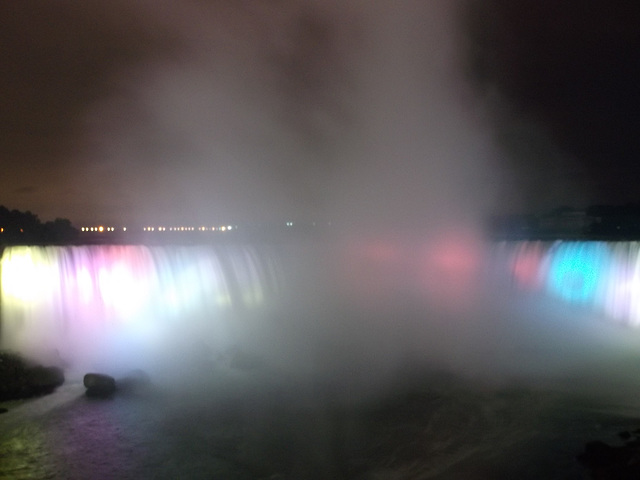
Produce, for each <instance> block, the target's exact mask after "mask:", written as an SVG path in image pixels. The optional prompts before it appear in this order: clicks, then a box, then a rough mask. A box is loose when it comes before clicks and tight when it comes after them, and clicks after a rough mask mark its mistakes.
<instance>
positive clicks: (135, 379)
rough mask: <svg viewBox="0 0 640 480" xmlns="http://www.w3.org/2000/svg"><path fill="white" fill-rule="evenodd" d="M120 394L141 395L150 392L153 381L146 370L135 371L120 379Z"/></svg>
mask: <svg viewBox="0 0 640 480" xmlns="http://www.w3.org/2000/svg"><path fill="white" fill-rule="evenodd" d="M117 384H118V393H124V394H133V395H139V394H142V393H145V392H147V391H148V390H149V387H150V386H151V379H150V378H149V375H148V374H147V372H145V371H144V370H133V371H131V372H129V373H128V374H127V376H125V377H123V378H119V379H118V382H117Z"/></svg>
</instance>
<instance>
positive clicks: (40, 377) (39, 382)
mask: <svg viewBox="0 0 640 480" xmlns="http://www.w3.org/2000/svg"><path fill="white" fill-rule="evenodd" d="M27 375H28V376H29V385H30V386H31V391H32V393H33V395H43V394H46V393H51V392H53V391H54V390H55V389H56V388H57V387H59V386H60V385H62V384H63V383H64V372H63V371H62V369H61V368H59V367H42V366H40V365H38V366H35V367H31V368H29V369H28V370H27Z"/></svg>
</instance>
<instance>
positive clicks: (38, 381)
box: [0, 352, 64, 400]
mask: <svg viewBox="0 0 640 480" xmlns="http://www.w3.org/2000/svg"><path fill="white" fill-rule="evenodd" d="M63 383H64V372H63V370H62V369H61V368H58V367H43V366H41V365H35V364H33V363H31V362H28V361H27V360H25V359H23V358H22V357H21V356H19V355H17V354H15V353H9V352H0V400H13V399H18V398H28V397H32V396H34V395H43V394H47V393H51V392H53V390H55V389H56V387H58V386H60V385H62V384H63Z"/></svg>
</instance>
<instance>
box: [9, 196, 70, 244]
mask: <svg viewBox="0 0 640 480" xmlns="http://www.w3.org/2000/svg"><path fill="white" fill-rule="evenodd" d="M77 238H78V230H77V229H76V228H74V227H73V225H71V221H70V220H67V219H66V218H56V219H55V220H54V221H52V222H45V223H42V222H41V221H40V219H39V218H38V216H37V215H35V214H33V213H31V212H30V211H28V210H27V211H26V212H21V211H19V210H9V209H8V208H6V207H5V206H3V205H0V245H30V244H52V243H54V244H55V243H71V242H74V241H75V240H76V239H77Z"/></svg>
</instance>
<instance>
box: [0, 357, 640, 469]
mask: <svg viewBox="0 0 640 480" xmlns="http://www.w3.org/2000/svg"><path fill="white" fill-rule="evenodd" d="M336 398H337V396H336V395H335V392H334V391H332V387H331V386H330V385H327V384H325V385H319V384H312V382H303V381H295V380H291V381H287V382H284V381H282V379H279V378H276V377H272V378H269V377H268V376H267V375H264V374H258V373H256V372H252V371H240V370H233V369H222V368H221V369H218V370H217V371H216V372H215V375H214V378H213V380H212V381H211V382H209V383H207V384H206V385H203V384H201V383H199V382H198V381H194V380H189V379H182V382H181V383H179V384H174V385H172V386H171V388H169V387H162V386H160V385H157V384H156V385H151V386H147V387H145V388H143V389H139V390H135V391H128V392H122V393H121V394H117V395H114V396H113V397H111V398H108V399H96V398H90V397H87V396H86V395H84V387H83V385H82V383H81V379H78V380H73V378H72V379H71V380H70V381H68V382H67V383H66V384H65V385H63V386H62V387H60V388H59V389H58V390H57V391H56V392H54V393H53V394H51V395H47V396H43V397H39V398H35V399H30V400H26V401H25V400H22V401H13V402H5V403H3V404H2V405H0V406H1V407H6V408H7V409H8V412H7V413H4V414H3V415H0V479H44V478H67V479H88V478H100V479H145V478H154V479H156V478H166V479H173V478H190V479H212V478H220V479H307V478H308V479H329V478H330V479H340V478H353V479H376V480H378V479H427V478H430V479H440V480H444V479H466V480H473V479H498V478H518V479H532V480H533V479H536V480H538V479H543V478H544V479H581V478H589V473H588V471H587V470H586V469H585V468H584V467H583V466H581V465H580V463H579V462H578V461H577V460H576V457H577V455H579V454H580V453H581V452H582V451H583V450H584V444H585V442H586V441H589V440H602V441H605V442H607V443H611V444H615V443H616V441H617V442H618V443H621V440H620V439H617V433H618V432H620V431H622V430H629V429H635V428H637V427H638V426H640V419H637V418H634V417H633V414H632V413H627V412H624V411H622V410H621V409H619V408H613V407H611V406H606V405H602V404H600V405H598V404H596V403H595V402H587V401H586V400H584V399H583V400H580V398H579V397H577V396H575V395H570V394H566V393H559V392H557V391H556V392H555V393H554V392H553V391H549V390H542V389H537V390H532V389H528V388H506V387H500V388H488V387H479V386H474V385H471V384H469V383H467V382H462V381H458V380H452V379H451V378H443V377H438V378H433V377H432V378H429V380H428V381H427V380H425V381H424V382H418V383H415V382H413V383H411V385H409V384H405V385H404V386H403V387H398V388H395V389H394V391H393V392H392V391H389V392H386V393H384V394H382V395H380V394H378V395H376V396H375V398H374V397H370V398H367V399H361V400H360V401H358V402H348V401H341V402H337V401H336V400H335V399H336Z"/></svg>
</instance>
